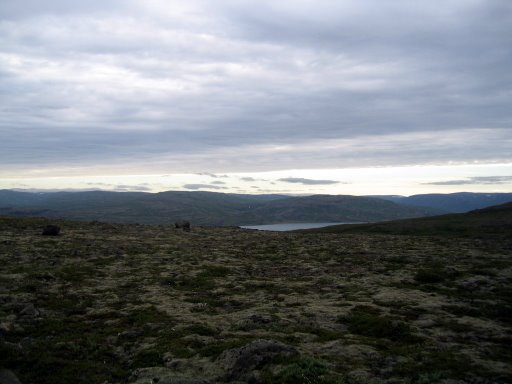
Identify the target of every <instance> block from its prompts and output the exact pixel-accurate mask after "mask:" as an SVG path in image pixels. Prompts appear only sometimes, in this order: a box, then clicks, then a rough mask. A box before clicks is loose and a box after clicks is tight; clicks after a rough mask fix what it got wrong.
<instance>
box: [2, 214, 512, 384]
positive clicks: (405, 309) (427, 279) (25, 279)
mask: <svg viewBox="0 0 512 384" xmlns="http://www.w3.org/2000/svg"><path fill="white" fill-rule="evenodd" d="M53 223H56V224H58V225H59V226H60V227H61V228H62V231H61V233H60V235H59V236H42V235H41V231H42V228H43V227H44V226H45V224H47V221H45V220H43V219H7V218H4V219H0V323H1V324H0V364H1V366H0V368H2V366H3V368H5V369H8V370H9V371H10V372H8V371H3V372H4V375H10V374H11V373H14V374H15V375H16V376H17V377H18V379H19V380H20V381H21V382H22V383H23V384H30V383H126V382H129V383H137V384H142V383H161V384H162V383H175V384H176V383H182V384H187V383H188V384H192V383H218V382H219V383H220V382H230V383H236V382H238V383H325V384H327V383H389V384H391V383H411V384H412V383H416V384H425V383H438V382H439V383H446V384H448V383H450V384H454V383H474V384H476V383H482V384H484V383H511V382H512V367H511V362H512V352H511V351H512V350H511V348H510V345H512V327H511V317H512V285H511V282H512V258H511V256H512V239H510V238H508V239H507V238H506V237H504V238H500V239H495V238H486V237H452V236H406V235H401V236H397V235H390V234H386V235H383V234H380V235H379V234H307V233H271V232H256V231H250V230H242V229H238V228H199V227H193V228H192V230H191V231H190V232H187V231H182V230H177V229H174V228H172V227H170V226H142V225H111V224H104V223H98V222H92V223H78V222H64V221H62V222H58V221H54V222H53ZM6 372H7V373H6ZM0 376H2V375H0Z"/></svg>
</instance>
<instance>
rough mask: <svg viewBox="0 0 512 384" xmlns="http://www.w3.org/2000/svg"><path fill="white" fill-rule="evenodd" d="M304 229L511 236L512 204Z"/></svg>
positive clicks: (315, 230)
mask: <svg viewBox="0 0 512 384" xmlns="http://www.w3.org/2000/svg"><path fill="white" fill-rule="evenodd" d="M303 232H315V233H320V232H321V233H387V234H408V235H445V236H455V235H462V236H490V235H494V236H511V237H512V203H506V204H502V205H497V206H493V207H488V208H483V209H478V210H474V211H471V212H468V213H457V214H449V215H442V216H432V217H425V218H416V219H408V220H398V221H391V222H385V223H374V224H361V225H341V226H331V227H325V228H318V229H312V230H304V231H303Z"/></svg>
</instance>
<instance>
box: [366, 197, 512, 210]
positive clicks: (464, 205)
mask: <svg viewBox="0 0 512 384" xmlns="http://www.w3.org/2000/svg"><path fill="white" fill-rule="evenodd" d="M375 197H379V198H381V199H385V200H389V201H393V202H395V203H400V204H407V205H412V206H418V207H431V208H436V209H440V210H443V211H446V212H452V213H463V212H469V211H472V210H475V209H480V208H485V207H490V206H493V205H499V204H504V203H508V202H510V201H512V193H472V192H458V193H428V194H421V195H412V196H375Z"/></svg>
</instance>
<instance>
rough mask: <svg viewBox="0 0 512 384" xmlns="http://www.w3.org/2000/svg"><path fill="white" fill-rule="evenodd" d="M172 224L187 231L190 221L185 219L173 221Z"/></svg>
mask: <svg viewBox="0 0 512 384" xmlns="http://www.w3.org/2000/svg"><path fill="white" fill-rule="evenodd" d="M174 226H175V227H176V228H178V229H183V230H184V231H187V232H188V231H190V222H189V221H186V220H180V221H177V222H175V223H174Z"/></svg>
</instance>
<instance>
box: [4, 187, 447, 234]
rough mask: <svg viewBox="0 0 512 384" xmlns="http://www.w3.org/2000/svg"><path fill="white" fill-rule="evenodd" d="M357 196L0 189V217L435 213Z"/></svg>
mask: <svg viewBox="0 0 512 384" xmlns="http://www.w3.org/2000/svg"><path fill="white" fill-rule="evenodd" d="M439 213H440V211H439V210H435V209H431V208H423V207H420V208H419V207H410V206H405V205H402V204H397V203H393V202H390V201H386V200H382V199H377V198H368V197H360V196H331V195H316V196H307V197H290V196H282V195H240V194H225V193H215V192H176V191H169V192H160V193H154V194H153V193H141V192H130V193H126V192H123V193H119V192H105V191H94V192H57V193H43V194H30V193H23V192H13V191H0V215H8V216H45V217H56V218H57V217H58V218H65V219H73V220H99V221H107V222H118V223H142V224H168V223H173V222H174V221H176V220H182V219H186V220H189V221H191V222H192V223H193V224H195V225H235V226H237V225H250V224H273V223H285V222H335V221H347V222H361V221H381V220H393V219H400V218H408V217H421V216H427V215H434V214H439Z"/></svg>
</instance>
